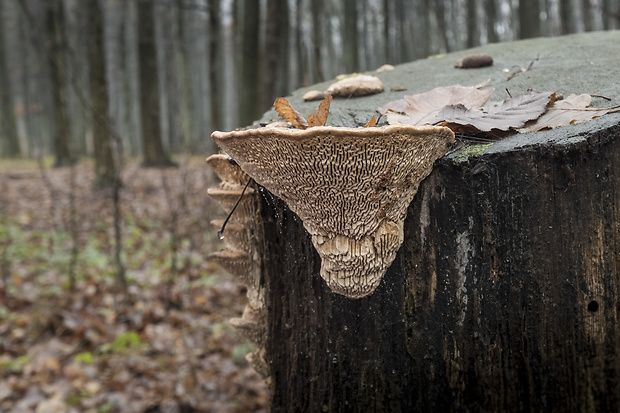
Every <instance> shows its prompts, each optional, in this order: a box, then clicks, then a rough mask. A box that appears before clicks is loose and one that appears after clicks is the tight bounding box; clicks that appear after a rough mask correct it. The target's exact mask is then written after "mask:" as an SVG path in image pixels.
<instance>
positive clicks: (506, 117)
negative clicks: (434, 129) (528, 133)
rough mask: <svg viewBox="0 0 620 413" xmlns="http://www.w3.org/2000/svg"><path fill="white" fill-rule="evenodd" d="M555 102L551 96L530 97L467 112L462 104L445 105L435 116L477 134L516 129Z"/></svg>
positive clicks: (517, 98)
mask: <svg viewBox="0 0 620 413" xmlns="http://www.w3.org/2000/svg"><path fill="white" fill-rule="evenodd" d="M554 100H555V94H554V93H552V92H543V93H530V94H527V95H522V96H516V97H514V98H508V99H505V100H503V101H501V102H489V103H488V104H487V105H485V106H484V107H483V108H482V109H478V108H467V107H465V106H464V105H462V104H457V105H448V106H445V107H444V108H443V109H442V110H440V111H439V113H437V115H436V116H437V118H438V119H439V120H442V121H445V122H447V123H448V124H449V125H450V124H455V125H462V126H472V127H473V128H475V129H477V130H478V131H480V132H490V131H491V130H494V129H496V130H500V131H508V130H510V129H517V128H520V127H522V126H524V125H525V124H526V122H528V121H530V120H533V119H538V118H539V117H540V116H541V115H542V114H543V113H545V112H546V111H547V105H549V104H552V103H553V101H554Z"/></svg>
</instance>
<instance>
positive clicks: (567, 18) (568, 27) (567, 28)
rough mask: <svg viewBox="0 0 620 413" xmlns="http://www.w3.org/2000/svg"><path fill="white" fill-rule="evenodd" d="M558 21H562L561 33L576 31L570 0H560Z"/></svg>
mask: <svg viewBox="0 0 620 413" xmlns="http://www.w3.org/2000/svg"><path fill="white" fill-rule="evenodd" d="M559 9H560V21H561V22H562V34H569V33H575V32H576V31H577V27H576V22H575V16H574V14H573V7H572V1H571V0H560V4H559Z"/></svg>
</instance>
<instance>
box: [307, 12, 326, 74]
mask: <svg viewBox="0 0 620 413" xmlns="http://www.w3.org/2000/svg"><path fill="white" fill-rule="evenodd" d="M324 9H325V0H313V1H311V2H310V10H311V11H312V36H313V37H312V40H313V42H312V43H313V44H312V58H313V59H312V62H311V70H312V71H313V77H314V79H315V81H317V82H322V81H324V80H325V76H324V75H323V69H322V66H321V63H322V62H321V48H322V47H323V45H324V44H325V39H324V38H323V33H324V32H325V27H324V25H325V24H326V22H325V18H324V14H323V10H324Z"/></svg>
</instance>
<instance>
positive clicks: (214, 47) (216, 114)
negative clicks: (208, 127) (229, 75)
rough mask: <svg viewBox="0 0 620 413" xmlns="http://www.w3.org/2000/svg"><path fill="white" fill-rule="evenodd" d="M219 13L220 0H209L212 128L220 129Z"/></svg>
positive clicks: (220, 64)
mask: <svg viewBox="0 0 620 413" xmlns="http://www.w3.org/2000/svg"><path fill="white" fill-rule="evenodd" d="M219 15H220V0H209V31H208V33H209V42H210V46H211V47H210V59H209V60H210V61H211V62H213V64H212V65H211V66H210V76H211V84H212V85H213V87H212V88H211V102H214V103H215V104H214V105H211V116H212V117H213V128H214V129H219V130H221V129H222V124H223V123H222V108H221V105H220V104H217V102H220V100H221V99H220V98H219V96H220V94H221V91H222V84H221V83H220V80H221V75H220V73H219V69H220V68H221V67H222V63H221V61H220V59H219V54H220V48H221V45H220V37H219V33H220V31H221V23H220V19H219Z"/></svg>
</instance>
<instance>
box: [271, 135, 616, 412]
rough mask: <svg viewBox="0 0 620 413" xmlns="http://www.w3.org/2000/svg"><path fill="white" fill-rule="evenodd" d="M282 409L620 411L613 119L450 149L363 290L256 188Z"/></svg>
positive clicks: (276, 399) (276, 401) (277, 405)
mask: <svg viewBox="0 0 620 413" xmlns="http://www.w3.org/2000/svg"><path fill="white" fill-rule="evenodd" d="M263 194H264V196H263V197H262V199H263V205H262V208H263V209H262V211H261V215H262V217H263V221H262V222H263V231H264V234H265V238H264V245H263V247H264V251H263V271H262V274H263V277H264V280H265V291H266V305H267V308H269V314H268V330H267V337H268V338H267V345H266V350H267V361H268V363H270V365H271V369H272V376H271V378H272V380H273V392H274V393H273V410H274V411H330V412H341V411H364V412H366V411H390V412H397V411H449V410H453V411H454V410H455V411H540V410H543V411H552V410H554V411H558V410H559V411H617V410H618V409H619V408H620V381H619V374H620V358H618V356H617V354H618V350H620V331H619V330H620V328H619V326H618V311H619V308H618V304H617V303H618V302H619V299H620V297H619V296H618V291H619V290H620V283H619V279H618V267H619V264H620V260H619V257H620V235H619V234H620V228H619V223H620V209H619V205H620V127H618V126H614V127H612V128H609V129H607V130H602V131H600V132H597V133H594V134H592V135H589V136H587V137H584V138H583V139H580V141H579V142H578V143H575V144H574V145H570V146H563V147H562V146H560V147H549V148H544V147H538V146H536V147H532V148H529V149H528V150H523V151H521V152H519V153H495V154H491V155H488V156H482V157H479V158H472V159H470V160H469V162H468V161H455V159H450V158H444V159H443V160H442V161H441V162H440V164H439V165H438V166H437V167H436V169H435V170H434V171H433V173H432V174H431V175H430V176H429V178H428V179H427V180H425V181H424V183H423V185H422V186H421V187H420V191H419V193H418V195H417V196H416V198H415V199H414V201H413V203H412V204H411V206H410V208H409V212H408V216H409V218H408V219H407V220H406V221H405V242H404V244H403V247H402V248H401V250H400V252H399V254H398V255H397V258H396V260H395V261H394V263H393V265H392V266H391V267H390V269H389V270H388V272H387V274H386V276H385V277H384V279H383V281H382V283H381V284H380V285H379V287H378V288H377V290H376V291H375V292H374V293H373V294H372V295H370V296H369V297H366V298H362V299H360V300H349V299H347V298H344V297H341V296H339V295H337V294H334V293H333V292H331V291H330V290H329V288H328V287H327V286H326V285H325V283H324V282H323V281H322V280H321V278H320V277H319V266H320V260H319V257H318V255H317V253H316V252H315V250H314V249H313V248H312V243H311V240H310V237H309V235H308V234H307V233H306V232H305V230H304V229H303V226H302V224H301V222H300V220H299V218H297V217H296V216H295V215H294V214H293V213H291V212H290V211H289V210H288V208H287V207H286V205H285V204H284V203H283V202H282V201H280V200H277V199H276V198H272V197H271V196H269V195H267V194H266V193H265V192H263Z"/></svg>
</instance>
